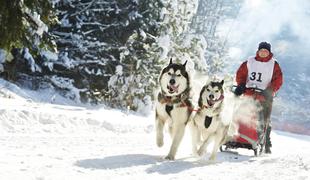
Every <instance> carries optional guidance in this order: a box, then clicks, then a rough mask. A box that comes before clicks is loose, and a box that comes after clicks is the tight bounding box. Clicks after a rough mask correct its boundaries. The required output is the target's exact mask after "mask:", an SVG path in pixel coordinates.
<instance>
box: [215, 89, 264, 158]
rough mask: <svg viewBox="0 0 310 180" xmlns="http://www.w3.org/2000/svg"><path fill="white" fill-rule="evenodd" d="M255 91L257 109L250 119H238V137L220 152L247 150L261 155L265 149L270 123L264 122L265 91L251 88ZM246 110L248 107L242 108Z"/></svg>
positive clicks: (221, 148)
mask: <svg viewBox="0 0 310 180" xmlns="http://www.w3.org/2000/svg"><path fill="white" fill-rule="evenodd" d="M248 89H249V88H248ZM250 89H251V90H253V91H254V94H253V96H252V97H253V98H254V99H255V100H256V101H255V107H256V108H255V109H254V110H253V113H252V115H251V116H250V118H249V119H242V120H241V119H239V120H238V119H237V124H238V127H239V129H238V135H237V136H235V137H234V138H233V139H232V140H230V141H228V142H227V143H225V144H224V145H222V146H221V147H220V151H229V150H230V149H237V148H246V149H249V150H253V151H254V155H255V156H258V155H260V154H261V153H262V152H263V150H264V147H265V139H266V138H265V136H266V129H267V125H268V123H269V122H265V120H264V112H263V107H262V103H263V102H264V101H266V99H265V98H264V96H263V95H262V92H263V90H261V89H258V88H250ZM240 108H246V107H240Z"/></svg>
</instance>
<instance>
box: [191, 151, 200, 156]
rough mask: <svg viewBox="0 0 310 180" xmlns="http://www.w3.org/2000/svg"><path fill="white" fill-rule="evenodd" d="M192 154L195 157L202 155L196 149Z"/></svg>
mask: <svg viewBox="0 0 310 180" xmlns="http://www.w3.org/2000/svg"><path fill="white" fill-rule="evenodd" d="M192 156H193V157H200V156H199V154H198V152H197V151H196V152H193V153H192Z"/></svg>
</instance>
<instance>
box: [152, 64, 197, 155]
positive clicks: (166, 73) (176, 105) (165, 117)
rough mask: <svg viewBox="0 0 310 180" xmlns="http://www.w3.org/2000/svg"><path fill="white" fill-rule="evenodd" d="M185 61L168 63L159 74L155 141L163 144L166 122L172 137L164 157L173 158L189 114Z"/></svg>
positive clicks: (188, 91) (188, 90)
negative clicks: (168, 149) (182, 62)
mask: <svg viewBox="0 0 310 180" xmlns="http://www.w3.org/2000/svg"><path fill="white" fill-rule="evenodd" d="M186 63H187V61H186V62H185V63H184V64H176V63H172V59H170V63H169V65H168V66H166V67H165V68H164V69H163V70H162V71H161V74H160V77H159V85H160V89H161V90H160V92H159V94H158V96H157V103H156V120H155V127H156V143H157V146H158V147H162V146H163V144H164V141H163V137H164V133H163V129H164V126H165V124H168V127H169V134H170V137H171V138H172V144H171V146H170V151H169V153H168V155H167V156H166V157H165V159H168V160H174V158H175V155H176V152H177V150H178V147H179V144H180V142H181V140H182V138H183V136H184V131H185V126H186V124H187V122H188V119H189V116H190V114H191V111H190V109H191V108H192V104H191V101H190V77H189V73H188V72H187V70H186Z"/></svg>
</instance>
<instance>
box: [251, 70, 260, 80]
mask: <svg viewBox="0 0 310 180" xmlns="http://www.w3.org/2000/svg"><path fill="white" fill-rule="evenodd" d="M257 76H258V77H257ZM250 80H252V81H254V80H256V81H258V82H262V73H256V72H252V73H251V77H250Z"/></svg>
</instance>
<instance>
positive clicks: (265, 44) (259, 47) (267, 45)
mask: <svg viewBox="0 0 310 180" xmlns="http://www.w3.org/2000/svg"><path fill="white" fill-rule="evenodd" d="M261 49H267V50H268V51H269V52H271V45H270V44H269V43H267V42H261V43H259V45H258V50H261Z"/></svg>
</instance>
